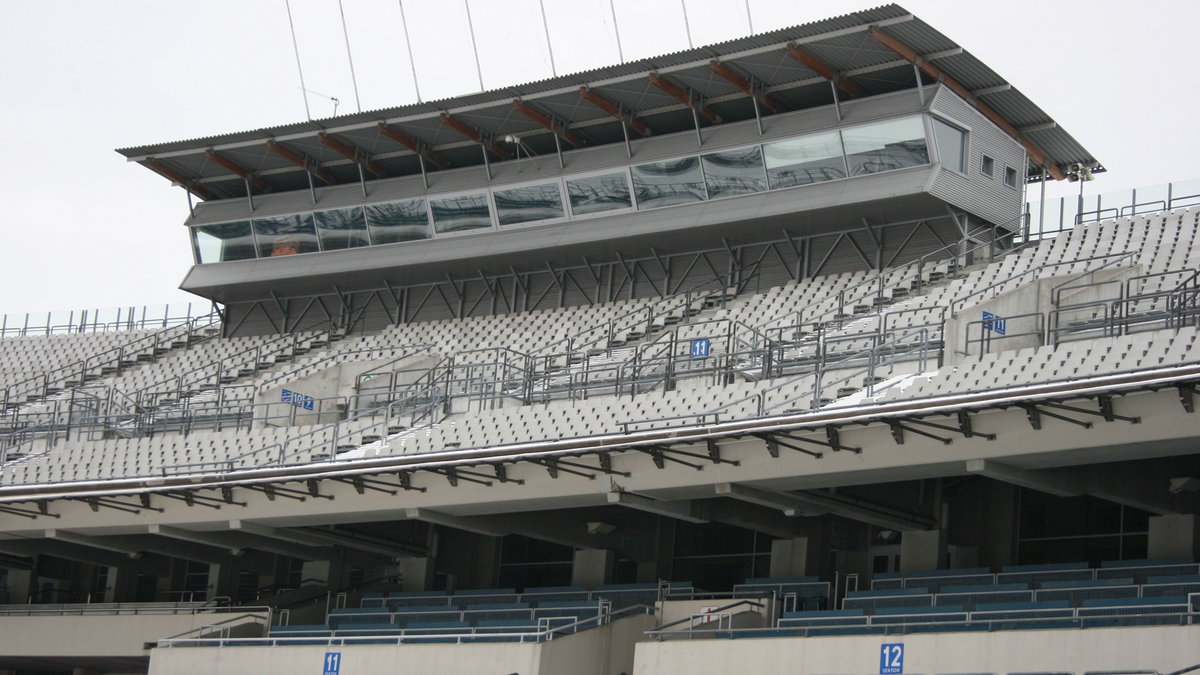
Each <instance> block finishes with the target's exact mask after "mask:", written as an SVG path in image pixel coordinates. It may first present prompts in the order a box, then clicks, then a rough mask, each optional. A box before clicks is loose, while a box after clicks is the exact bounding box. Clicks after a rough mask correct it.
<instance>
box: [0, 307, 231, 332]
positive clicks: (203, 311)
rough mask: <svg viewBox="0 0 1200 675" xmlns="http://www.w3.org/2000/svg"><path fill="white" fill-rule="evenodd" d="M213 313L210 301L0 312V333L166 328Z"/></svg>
mask: <svg viewBox="0 0 1200 675" xmlns="http://www.w3.org/2000/svg"><path fill="white" fill-rule="evenodd" d="M216 314H217V312H216V310H215V306H214V305H213V303H209V302H195V303H193V302H188V303H172V304H164V305H142V306H140V307H139V306H132V307H115V308H111V309H82V310H65V311H60V312H31V313H26V314H4V315H3V316H0V337H5V338H7V337H18V336H23V335H65V334H71V333H76V334H78V333H108V332H114V331H130V330H144V329H149V328H169V327H170V326H175V325H179V324H184V323H189V322H192V321H194V320H196V319H200V318H204V317H208V316H214V315H216Z"/></svg>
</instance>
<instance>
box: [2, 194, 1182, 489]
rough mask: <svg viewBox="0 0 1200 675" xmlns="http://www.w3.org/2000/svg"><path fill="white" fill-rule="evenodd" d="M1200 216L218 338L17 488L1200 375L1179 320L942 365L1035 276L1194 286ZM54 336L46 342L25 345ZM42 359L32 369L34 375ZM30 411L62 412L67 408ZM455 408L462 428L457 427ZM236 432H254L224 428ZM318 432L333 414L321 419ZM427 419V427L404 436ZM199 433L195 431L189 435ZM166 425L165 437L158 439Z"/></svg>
mask: <svg viewBox="0 0 1200 675" xmlns="http://www.w3.org/2000/svg"><path fill="white" fill-rule="evenodd" d="M1198 218H1200V209H1192V210H1186V211H1178V212H1173V213H1169V214H1158V215H1153V216H1136V217H1132V218H1125V219H1120V220H1116V221H1106V222H1103V223H1098V224H1092V225H1087V226H1080V227H1077V228H1075V229H1074V230H1072V231H1071V232H1068V233H1065V234H1063V235H1061V236H1059V237H1057V238H1054V239H1049V240H1044V241H1041V242H1040V243H1035V244H1031V245H1028V246H1026V247H1024V248H1022V249H1020V250H1019V251H1015V252H1012V253H1010V254H1008V255H1005V256H1002V257H1000V258H999V259H997V260H996V261H995V262H992V263H990V264H975V265H967V266H966V267H963V266H962V265H961V263H962V259H961V258H959V259H955V260H945V261H940V262H939V261H936V260H929V261H923V262H921V263H920V264H910V265H907V266H904V267H899V268H895V269H889V270H885V271H884V272H883V273H880V274H874V273H868V272H853V273H846V274H837V275H830V276H823V277H816V278H813V279H805V280H802V281H798V282H797V281H793V282H789V283H787V284H784V285H782V286H778V287H775V288H770V289H767V290H765V291H763V292H761V293H754V294H744V295H742V296H739V297H734V298H732V299H730V298H729V297H728V294H727V291H725V290H717V291H706V292H701V293H694V294H692V295H686V296H680V297H669V298H664V299H657V300H649V299H636V300H628V301H619V302H612V303H607V304H603V305H596V306H587V307H569V308H561V309H554V310H539V311H531V312H523V313H517V314H508V315H498V316H476V317H469V318H466V319H461V320H442V321H425V322H421V323H414V324H404V325H399V326H392V327H389V328H387V329H384V330H382V331H379V332H377V333H374V334H371V335H359V336H353V337H347V338H346V339H343V340H341V341H331V340H332V338H333V337H334V336H328V335H325V336H323V335H321V334H305V335H300V336H265V337H252V338H251V337H248V338H234V339H213V340H207V341H200V342H198V343H197V344H193V345H191V347H190V348H189V349H187V350H183V351H179V352H178V353H169V354H158V355H157V358H156V359H154V360H152V361H151V360H147V361H146V362H144V363H140V364H139V363H137V362H134V363H131V364H129V367H127V368H123V369H120V370H119V371H117V370H114V371H112V372H109V373H107V379H106V380H104V381H103V382H99V383H93V385H95V384H104V385H105V386H108V387H111V388H112V389H113V390H114V392H119V394H117V393H114V394H113V395H111V396H102V395H94V398H95V400H112V401H117V402H127V401H129V400H134V401H137V402H138V403H137V405H138V406H139V407H140V409H141V410H142V411H143V412H140V413H139V414H138V416H136V417H134V416H133V415H130V414H127V413H124V412H122V411H123V410H124V409H123V408H120V407H119V406H117V407H115V408H113V411H116V413H120V414H116V415H115V416H111V417H109V418H105V419H109V420H110V421H109V422H107V424H108V425H109V426H107V427H105V428H106V430H108V431H111V432H115V433H116V434H118V435H124V436H132V438H124V439H110V440H105V441H78V440H72V441H70V442H67V443H60V444H56V445H55V446H54V447H53V449H52V450H50V451H45V452H39V451H37V449H36V448H33V447H31V448H29V449H28V450H27V451H23V452H20V453H14V454H13V457H14V458H16V459H15V460H14V461H12V462H9V463H7V465H6V466H5V467H4V470H3V475H4V477H3V480H4V481H5V482H42V481H47V480H72V479H79V478H102V477H116V476H123V475H148V474H155V473H162V472H164V471H165V472H171V471H186V470H197V469H201V468H204V467H210V468H211V467H216V466H220V467H221V468H224V469H229V468H239V467H252V466H258V465H262V464H270V463H279V462H284V463H293V462H309V461H321V460H329V459H331V458H336V457H341V458H344V459H349V458H354V457H363V456H380V455H388V454H413V453H425V452H437V451H441V450H444V449H449V448H466V447H479V446H493V445H501V444H510V443H518V442H530V441H536V440H546V439H559V438H569V437H578V436H587V435H597V434H616V433H625V432H627V431H629V430H634V429H646V428H655V427H663V426H678V425H685V424H695V423H701V422H704V423H713V422H718V421H727V420H733V419H743V418H747V417H754V416H759V415H770V414H779V413H784V412H794V411H807V410H811V409H814V408H816V407H820V406H825V405H831V404H839V403H841V404H857V403H865V402H870V401H872V400H885V401H891V400H899V399H907V398H916V397H927V396H940V395H946V394H952V393H960V392H970V391H975V390H979V389H984V388H986V389H995V388H997V386H1001V387H1003V386H1020V385H1024V384H1031V383H1041V382H1049V381H1055V380H1065V379H1069V378H1073V377H1078V376H1080V375H1085V374H1086V375H1092V374H1103V373H1112V372H1120V371H1125V370H1130V369H1133V368H1140V369H1145V368H1149V367H1158V366H1168V365H1173V364H1181V363H1192V362H1194V361H1195V356H1194V355H1195V354H1196V353H1197V352H1198V351H1200V350H1197V349H1196V348H1195V347H1196V339H1197V334H1198V333H1197V329H1196V328H1194V327H1186V328H1182V329H1180V330H1170V331H1167V330H1154V331H1150V332H1135V330H1134V328H1136V329H1137V330H1138V331H1140V330H1141V329H1142V328H1143V327H1152V328H1153V327H1162V325H1161V322H1160V323H1153V324H1150V323H1148V324H1145V326H1142V325H1138V326H1136V327H1131V328H1130V329H1129V330H1130V333H1129V334H1126V335H1119V336H1116V337H1102V336H1101V334H1100V333H1098V332H1096V331H1095V330H1094V329H1093V328H1090V327H1089V326H1090V325H1091V324H1088V322H1087V320H1083V321H1082V323H1080V326H1081V327H1080V328H1079V329H1078V332H1077V334H1076V337H1078V336H1082V337H1085V338H1090V339H1082V340H1078V341H1072V342H1064V343H1062V344H1059V345H1057V346H1052V345H1047V346H1042V347H1036V348H1034V347H1030V348H1027V349H1023V350H1016V351H1012V352H1001V353H998V354H989V355H986V356H985V357H984V358H983V359H981V360H978V361H969V362H964V363H960V364H958V365H957V366H947V367H943V368H941V369H940V370H938V371H931V370H930V368H931V364H932V363H934V362H935V361H934V360H935V359H936V357H937V355H938V350H940V349H941V344H942V340H941V330H942V329H941V324H942V321H943V319H944V318H945V317H946V316H947V312H951V311H954V310H955V309H956V308H958V309H961V308H963V307H969V306H970V305H971V304H973V303H977V302H979V301H981V300H983V299H986V298H989V297H992V296H993V295H996V294H998V293H1002V292H1005V291H1007V290H1009V289H1012V288H1017V287H1019V286H1021V285H1023V284H1027V283H1029V282H1031V281H1033V280H1034V279H1038V278H1046V277H1069V276H1071V275H1079V274H1082V273H1085V272H1087V271H1089V270H1095V269H1097V268H1098V267H1103V266H1110V267H1120V268H1122V269H1125V268H1132V269H1136V270H1137V271H1139V272H1141V273H1142V274H1141V275H1140V276H1139V278H1138V279H1137V280H1136V281H1134V282H1130V284H1129V288H1128V289H1127V292H1128V293H1134V294H1141V295H1144V292H1146V291H1149V292H1155V289H1159V288H1160V287H1164V286H1163V285H1164V284H1166V285H1167V286H1169V285H1170V284H1172V283H1176V282H1175V281H1172V280H1175V279H1179V278H1182V277H1181V276H1180V274H1178V273H1176V272H1173V271H1172V270H1178V269H1181V268H1186V267H1188V266H1191V268H1193V269H1195V268H1196V266H1198V265H1200V251H1192V250H1191V246H1190V242H1191V239H1192V238H1193V237H1194V236H1195V235H1196V233H1197V219H1198ZM1143 300H1144V301H1145V302H1146V303H1149V304H1147V305H1146V307H1144V308H1142V309H1143V310H1145V311H1146V312H1148V314H1146V316H1154V312H1155V311H1158V310H1156V309H1155V308H1154V303H1155V302H1157V301H1156V300H1154V298H1153V297H1148V299H1147V298H1143ZM1143 300H1138V302H1143ZM1080 311H1081V312H1082V311H1084V310H1083V309H1080ZM1087 311H1091V310H1087ZM1139 311H1141V310H1139ZM1089 331H1091V332H1089ZM818 336H819V337H818ZM51 337H54V338H58V337H69V336H51ZM93 337H94V336H93ZM697 338H709V339H710V340H711V347H712V353H711V354H710V357H709V358H708V359H691V358H690V355H689V354H688V350H689V349H690V343H691V340H693V339H697ZM40 339H45V338H37V339H35V338H21V340H26V341H29V340H34V341H36V340H40ZM8 342H12V341H6V343H8ZM422 350H423V351H422ZM19 352H20V350H18V351H14V352H13V353H14V354H16V353H19ZM415 353H422V354H428V355H429V356H431V357H433V358H434V359H438V358H441V357H445V358H444V360H443V361H442V362H441V365H439V367H443V368H449V369H450V370H447V371H446V372H447V373H449V376H448V377H447V378H443V379H442V380H439V382H443V384H440V385H438V387H430V388H428V389H423V390H416V389H412V390H405V389H398V390H396V391H391V390H383V391H378V392H377V391H374V390H372V392H371V395H370V396H368V397H364V398H363V400H361V401H359V405H361V406H362V408H361V409H360V410H358V411H354V410H351V411H348V412H347V413H346V414H347V415H349V419H348V420H345V421H343V422H342V423H340V424H339V425H338V428H337V429H336V433H337V436H336V437H335V436H334V435H333V434H334V432H335V430H334V429H333V428H332V427H321V426H316V427H311V428H306V429H297V428H284V429H277V428H272V427H269V426H265V425H263V424H262V423H261V420H260V421H258V422H256V423H254V424H253V425H252V429H251V430H249V431H247V430H246V429H245V427H246V426H247V425H248V424H250V420H251V419H253V418H254V417H255V415H256V412H255V410H256V408H254V406H252V405H251V403H252V399H253V397H254V395H255V393H256V392H259V391H262V390H263V389H264V388H266V387H278V386H285V385H286V384H287V383H288V382H291V381H294V380H295V379H296V378H299V377H304V376H306V375H308V374H311V373H315V372H319V371H321V370H322V369H325V368H330V367H333V366H336V365H337V364H339V363H343V362H346V361H350V360H385V361H386V360H389V359H393V360H394V359H401V358H403V357H404V356H406V355H412V354H415ZM27 356H28V355H27ZM22 358H24V357H19V356H18V357H16V359H17V362H20V361H21V359H22ZM39 358H40V357H39ZM768 361H769V363H768ZM284 363H286V364H287V365H286V366H285V367H275V368H273V369H271V370H268V368H271V367H272V366H277V365H278V364H284ZM768 365H769V366H770V368H771V369H770V370H769V371H767V370H766V368H767V366H768ZM869 368H870V369H869ZM817 369H820V370H821V372H822V378H821V385H822V386H821V387H820V389H817V388H816V386H815V382H816V378H815V371H816V370H817ZM921 370H925V371H927V372H922V373H918V371H921ZM430 372H431V373H432V372H433V371H430ZM731 375H732V377H731ZM985 375H986V377H985ZM418 384H420V380H419V381H418ZM414 386H416V385H414ZM421 386H426V385H421ZM612 394H621V395H620V396H612ZM61 395H62V396H66V395H67V392H63V393H62V394H61ZM389 397H392V398H389ZM389 400H405V401H411V408H412V409H413V410H416V411H418V412H419V411H428V416H427V417H426V416H422V417H420V419H419V421H415V422H413V423H412V424H410V423H409V422H407V421H401V422H395V421H393V420H392V419H391V418H386V417H384V416H383V411H384V410H386V409H387V408H386V405H385V404H386V403H387V402H388V401H389ZM28 405H31V406H32V405H42V406H44V407H45V408H46V409H51V408H52V407H53V405H52V401H50V400H47V401H43V402H40V403H38V404H28ZM112 405H116V404H112ZM122 405H124V403H123V404H122ZM405 405H406V406H407V405H410V404H408V403H406V404H405ZM476 407H481V408H483V410H476V409H475V408H476ZM407 410H409V408H406V407H400V408H396V409H393V410H392V412H393V413H394V414H396V415H401V414H404V413H405V411H407ZM147 411H148V412H147ZM435 412H436V414H434V413H435ZM56 414H57V413H56ZM415 414H416V413H414V415H415ZM423 414H425V413H423ZM445 414H448V415H449V416H448V417H445V418H444V419H443V416H444V415H445ZM27 418H28V417H27ZM28 419H32V418H28ZM415 419H417V418H414V420H415ZM197 420H209V421H210V424H209V426H210V427H211V429H207V430H201V431H199V432H196V431H194V428H195V424H194V422H195V421H197ZM231 420H232V421H234V422H235V423H236V424H237V425H238V426H240V427H241V428H240V429H239V430H236V431H224V430H221V429H219V428H218V427H219V425H220V424H221V423H222V421H231ZM181 421H187V423H188V424H190V425H191V426H186V425H184V424H183V423H182V422H181ZM316 421H317V419H316V416H315V415H314V416H312V417H311V418H310V419H306V420H302V421H301V422H302V423H312V422H316ZM413 424H415V425H417V426H414V427H413V428H407V429H406V428H403V427H407V426H412V425H413ZM34 426H36V425H33V426H31V427H29V428H34ZM185 426H186V428H187V429H188V431H190V432H191V433H189V434H186V435H181V434H177V433H171V431H172V430H174V429H179V428H185ZM146 430H153V431H154V432H155V434H156V435H155V436H153V437H151V438H146V437H139V436H142V433H143V432H144V431H146ZM164 431H165V433H164ZM110 435H111V434H110Z"/></svg>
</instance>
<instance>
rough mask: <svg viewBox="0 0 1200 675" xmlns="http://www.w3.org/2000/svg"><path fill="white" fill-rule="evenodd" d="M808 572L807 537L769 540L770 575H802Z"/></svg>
mask: <svg viewBox="0 0 1200 675" xmlns="http://www.w3.org/2000/svg"><path fill="white" fill-rule="evenodd" d="M807 573H808V537H795V538H792V539H776V540H775V541H773V542H771V576H772V577H802V576H805V575H806V574H807Z"/></svg>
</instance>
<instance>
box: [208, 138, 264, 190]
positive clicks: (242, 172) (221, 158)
mask: <svg viewBox="0 0 1200 675" xmlns="http://www.w3.org/2000/svg"><path fill="white" fill-rule="evenodd" d="M204 154H205V155H206V156H207V157H208V158H209V159H211V160H212V161H213V163H214V164H216V165H217V166H220V167H222V168H224V169H228V170H229V171H232V172H233V173H234V174H236V175H237V176H239V177H241V178H242V180H245V181H249V182H250V183H252V184H253V185H254V187H256V188H258V189H259V190H262V191H264V192H270V191H271V190H272V189H274V188H273V186H272V185H271V184H270V183H268V182H267V181H265V180H263V179H262V178H259V176H258V174H256V173H254V172H253V171H250V170H249V169H247V168H246V167H244V166H242V165H241V164H238V163H237V162H235V161H233V160H232V159H229V158H228V157H226V156H225V155H222V154H221V153H219V152H217V151H216V150H213V149H212V148H209V149H207V150H205V151H204Z"/></svg>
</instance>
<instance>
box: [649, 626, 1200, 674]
mask: <svg viewBox="0 0 1200 675" xmlns="http://www.w3.org/2000/svg"><path fill="white" fill-rule="evenodd" d="M888 643H902V644H903V645H904V672H905V673H1015V672H1043V673H1046V672H1068V673H1083V672H1084V671H1103V670H1120V669H1130V670H1145V669H1148V670H1152V671H1153V670H1157V671H1159V672H1171V671H1173V670H1178V669H1180V668H1185V667H1187V666H1190V665H1192V664H1195V663H1200V626H1171V627H1154V628H1094V629H1088V630H1040V631H1000V632H996V633H953V634H921V635H873V636H862V637H859V636H843V637H824V638H816V637H814V638H764V639H746V640H690V641H668V642H643V643H641V644H639V645H638V646H637V657H636V661H635V665H634V670H633V675H706V674H709V673H711V674H713V675H717V674H721V675H724V674H726V673H754V674H755V675H807V674H810V673H811V674H825V675H827V674H831V673H857V674H859V675H863V674H867V673H878V672H879V650H880V645H882V644H888Z"/></svg>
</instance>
